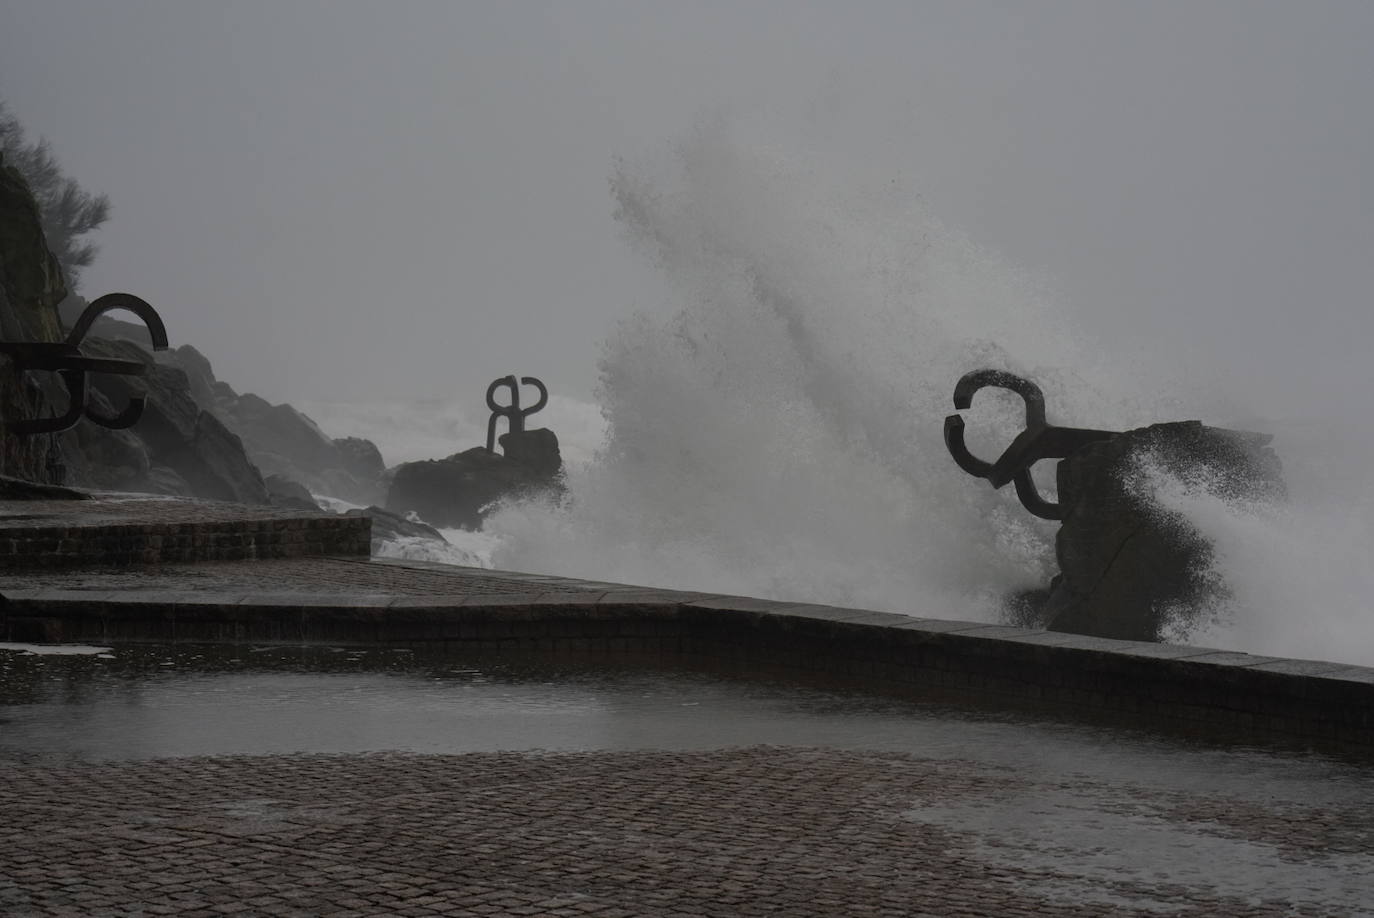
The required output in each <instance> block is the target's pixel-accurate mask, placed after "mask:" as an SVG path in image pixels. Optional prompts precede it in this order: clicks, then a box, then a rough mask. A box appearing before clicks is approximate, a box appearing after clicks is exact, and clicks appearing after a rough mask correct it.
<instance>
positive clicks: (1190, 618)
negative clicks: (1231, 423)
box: [1146, 421, 1374, 666]
mask: <svg viewBox="0 0 1374 918" xmlns="http://www.w3.org/2000/svg"><path fill="white" fill-rule="evenodd" d="M1270 427H1271V429H1273V430H1274V431H1275V432H1276V437H1275V440H1274V446H1275V449H1276V450H1277V451H1278V453H1279V455H1280V456H1282V457H1283V459H1284V478H1285V481H1286V482H1287V485H1288V490H1289V495H1290V498H1289V500H1288V501H1286V502H1283V503H1279V504H1274V503H1267V502H1247V501H1236V500H1226V499H1223V498H1220V497H1218V496H1216V495H1215V494H1212V493H1208V491H1207V490H1206V489H1205V488H1199V487H1197V486H1196V482H1188V481H1183V480H1180V479H1178V478H1176V477H1171V476H1168V475H1165V474H1162V473H1156V474H1155V475H1154V476H1153V477H1152V478H1151V480H1149V481H1148V483H1147V485H1146V487H1148V488H1149V490H1150V492H1151V493H1152V494H1153V495H1154V498H1155V500H1156V501H1157V502H1158V503H1159V505H1160V506H1161V507H1163V508H1164V509H1166V510H1168V511H1171V512H1175V513H1178V514H1180V515H1182V516H1183V517H1184V518H1186V519H1187V520H1188V521H1189V523H1190V524H1191V525H1193V526H1194V527H1196V529H1197V530H1198V531H1199V532H1200V533H1201V534H1202V535H1203V536H1205V537H1206V538H1207V539H1209V540H1210V541H1211V542H1212V544H1213V545H1214V546H1215V548H1214V561H1213V564H1212V568H1211V570H1210V571H1209V573H1210V574H1211V575H1212V576H1214V577H1216V578H1217V580H1218V582H1220V583H1222V584H1224V585H1225V588H1226V589H1225V593H1224V594H1222V595H1221V596H1220V597H1219V599H1218V601H1217V602H1215V603H1212V604H1210V605H1208V606H1206V607H1203V608H1198V609H1193V610H1188V611H1187V614H1185V615H1181V616H1179V619H1178V620H1179V621H1180V622H1181V623H1183V625H1184V627H1182V628H1181V629H1180V630H1179V631H1178V633H1175V634H1172V635H1170V638H1171V639H1173V640H1176V641H1186V642H1188V643H1194V644H1201V645H1204V646H1212V647H1224V648H1226V649H1230V650H1242V651H1247V652H1250V653H1257V654H1267V655H1273V656H1282V657H1300V658H1305V659H1320V660H1334V661H1341V662H1347V663H1355V664H1361V665H1365V666H1368V665H1372V664H1374V611H1371V597H1374V565H1371V564H1370V546H1371V545H1374V482H1371V481H1370V480H1369V479H1368V478H1366V477H1364V474H1363V473H1364V472H1365V471H1367V470H1366V469H1365V468H1364V461H1365V459H1366V458H1367V457H1368V456H1370V455H1371V454H1374V449H1371V448H1370V444H1369V443H1368V442H1365V440H1364V438H1365V437H1367V436H1368V432H1366V431H1362V430H1360V429H1359V428H1358V426H1354V427H1352V426H1346V425H1336V424H1330V423H1322V422H1316V421H1303V422H1292V421H1289V422H1283V421H1273V422H1270Z"/></svg>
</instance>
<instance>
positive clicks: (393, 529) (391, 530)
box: [344, 506, 448, 554]
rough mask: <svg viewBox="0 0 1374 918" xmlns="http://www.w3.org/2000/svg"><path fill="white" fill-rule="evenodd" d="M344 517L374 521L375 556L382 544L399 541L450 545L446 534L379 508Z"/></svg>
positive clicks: (346, 514) (354, 512)
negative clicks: (413, 540)
mask: <svg viewBox="0 0 1374 918" xmlns="http://www.w3.org/2000/svg"><path fill="white" fill-rule="evenodd" d="M344 516H366V517H370V518H371V519H372V551H373V553H374V554H376V553H377V549H378V546H379V545H380V543H382V542H394V541H396V540H397V539H432V540H434V541H436V542H442V543H443V544H445V545H447V544H448V539H446V538H444V534H443V533H441V532H440V531H439V530H437V529H435V528H434V527H433V526H429V525H426V524H425V523H420V522H416V521H415V520H410V519H406V518H405V517H404V516H401V515H400V514H397V513H392V512H391V511H389V510H383V509H382V508H381V507H378V506H371V507H368V508H367V509H366V510H349V511H348V512H347V513H345V514H344Z"/></svg>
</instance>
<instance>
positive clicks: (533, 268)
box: [0, 0, 1374, 411]
mask: <svg viewBox="0 0 1374 918" xmlns="http://www.w3.org/2000/svg"><path fill="white" fill-rule="evenodd" d="M1371 46H1374V4H1370V3H1367V2H1353V3H1329V2H1326V3H1324V2H1303V3H1298V2H1288V3H1264V2H1252V0H1236V2H1200V0H1191V2H1179V3H1174V2H1137V3H1108V2H1082V3H1070V2H1018V3H973V2H967V0H961V2H953V3H921V2H900V3H844V4H841V3H823V4H809V3H801V2H767V3H765V2H755V3H739V2H725V3H704V2H690V3H684V2H681V0H677V2H663V3H648V2H627V3H602V2H597V3H592V2H576V3H574V2H567V3H532V2H490V3H454V2H435V3H428V2H414V0H412V2H389V3H380V2H377V3H364V2H356V0H331V2H322V0H317V2H304V0H289V2H288V0H275V2H230V0H215V2H199V0H170V2H132V0H123V2H119V3H109V2H75V0H41V2H39V0H23V2H16V0H0V96H3V97H4V98H5V99H6V100H7V101H8V103H9V104H10V106H11V108H12V110H13V111H14V113H15V114H16V115H17V116H18V117H19V118H20V119H21V121H22V122H23V123H24V124H25V125H26V127H27V128H28V129H29V131H30V132H31V133H32V134H35V135H38V134H42V135H44V136H46V137H48V138H49V139H50V140H51V141H52V143H53V144H54V147H55V149H56V151H57V152H58V154H59V156H60V157H61V159H62V161H63V163H64V165H65V167H66V169H67V171H68V172H69V173H70V174H71V175H72V176H74V177H76V178H77V179H78V180H79V181H81V182H82V184H83V185H85V186H86V187H87V188H88V189H91V190H93V191H102V192H105V193H108V194H109V195H110V197H111V198H112V200H113V204H114V215H113V218H112V220H111V221H110V223H109V224H108V225H107V227H106V228H105V229H104V230H102V231H101V232H100V233H99V234H98V241H99V242H100V243H101V245H102V254H101V256H100V258H99V260H98V261H97V263H96V265H95V266H93V267H92V268H91V269H90V270H89V271H88V272H87V277H86V284H85V288H86V292H87V293H89V294H98V293H102V292H106V291H109V290H115V289H125V290H129V291H131V292H135V293H138V294H140V295H142V296H144V297H145V298H146V299H148V300H150V301H151V302H153V303H154V304H155V305H156V306H157V307H158V308H159V309H160V310H162V312H163V315H164V316H165V317H166V319H167V324H168V328H169V331H170V333H171V334H172V336H173V338H174V340H175V341H176V342H188V341H189V342H191V343H194V344H195V345H196V346H197V347H199V348H200V349H201V350H203V351H205V352H206V353H207V354H208V355H209V356H210V357H211V359H212V360H213V361H214V363H215V366H216V370H217V372H218V373H219V375H220V376H221V378H224V379H227V380H228V381H229V382H230V383H231V384H233V385H234V386H235V387H236V388H238V389H240V390H250V391H257V392H259V393H260V394H262V395H264V396H266V397H268V398H270V399H272V400H274V401H281V400H292V399H307V398H315V399H319V398H331V397H333V398H359V397H364V396H367V395H369V394H378V395H403V394H405V393H409V392H416V393H422V394H424V395H429V396H432V395H442V394H445V393H448V392H452V393H453V394H454V395H455V396H456V397H462V398H471V399H473V400H474V401H475V400H476V399H477V398H480V387H481V386H482V385H484V384H485V382H486V381H487V380H490V379H491V378H494V377H496V376H502V375H505V374H507V373H536V374H538V375H540V376H543V377H544V378H545V379H546V380H547V381H548V382H549V384H550V387H551V388H552V389H554V390H555V391H560V392H563V393H566V394H572V395H581V396H585V395H588V394H590V392H591V390H592V387H593V386H594V384H595V379H596V369H595V361H596V357H597V354H598V345H599V342H600V341H601V340H602V338H603V337H604V336H605V335H606V333H607V329H608V327H609V324H610V322H611V321H612V320H613V319H614V318H615V317H617V316H622V315H625V314H626V313H628V312H629V311H630V310H632V309H634V308H650V307H653V306H654V302H655V299H656V297H657V290H658V287H657V285H656V281H655V279H654V278H653V277H652V276H651V274H650V272H649V271H648V269H647V268H645V267H643V266H641V265H640V264H639V263H638V262H637V261H636V260H635V258H634V256H633V255H632V253H630V252H629V250H628V248H627V247H626V246H625V245H624V243H623V242H622V241H621V239H620V238H619V237H618V235H617V231H616V227H615V225H614V223H613V221H612V219H611V209H612V205H611V200H610V197H609V194H608V192H607V179H608V175H609V174H610V171H611V168H612V160H613V157H615V156H617V155H622V156H627V157H635V156H638V155H640V154H641V153H643V152H644V151H646V150H653V149H655V148H660V147H663V146H664V145H666V144H668V143H670V142H671V141H672V140H673V139H674V138H675V137H676V136H678V135H680V134H681V133H682V132H683V131H684V130H686V129H687V128H689V127H690V125H691V124H692V123H693V121H694V120H695V119H698V118H700V117H703V116H707V117H709V116H711V115H713V114H715V113H719V112H725V113H727V114H729V115H731V116H733V117H739V118H745V119H751V118H759V119H765V120H769V121H770V122H776V123H777V124H778V125H780V126H782V127H781V128H780V132H781V133H784V134H785V133H788V132H789V131H790V133H791V135H792V136H793V137H794V138H796V142H798V143H803V144H814V145H817V146H825V147H828V148H829V150H828V152H830V153H833V154H835V155H836V156H837V157H839V158H841V159H842V160H843V159H845V158H848V159H849V160H852V161H853V162H854V163H855V164H856V165H855V168H856V169H861V170H862V171H863V172H864V173H866V174H869V175H873V176H881V175H882V174H883V173H884V170H888V171H890V172H891V173H892V174H893V175H894V176H895V175H900V176H901V177H902V178H903V179H904V180H909V181H911V182H914V183H915V184H916V185H917V186H918V187H919V188H921V189H922V191H923V193H924V194H925V195H926V196H927V198H928V200H929V202H930V204H931V208H932V210H933V211H934V212H935V214H936V215H938V216H939V217H940V218H941V219H942V220H944V221H945V222H946V223H948V224H951V225H953V226H956V227H959V228H962V229H964V230H966V231H967V232H968V233H969V234H970V235H971V236H972V237H973V238H974V239H976V240H977V241H979V242H981V243H984V244H986V245H988V246H990V247H992V248H994V249H996V250H999V251H1000V252H1002V253H1003V254H1004V255H1006V256H1007V257H1008V258H1010V259H1012V260H1014V261H1017V262H1020V263H1022V264H1025V265H1027V266H1028V267H1030V268H1031V269H1033V270H1036V271H1042V272H1044V273H1045V274H1046V275H1047V276H1049V277H1050V278H1052V279H1053V282H1054V283H1055V285H1056V286H1057V287H1058V288H1059V290H1060V291H1061V292H1062V294H1063V296H1064V297H1065V298H1066V299H1067V300H1068V301H1070V302H1071V303H1072V305H1073V307H1074V308H1075V309H1077V310H1079V311H1080V312H1081V313H1082V316H1083V321H1084V322H1085V323H1086V324H1087V325H1088V326H1090V327H1091V328H1092V329H1093V330H1094V331H1095V332H1097V333H1099V334H1101V335H1103V336H1104V337H1105V338H1107V339H1108V340H1111V341H1113V342H1114V343H1115V345H1116V346H1117V347H1121V348H1123V349H1126V348H1129V347H1135V348H1138V349H1139V350H1140V351H1141V352H1142V353H1148V352H1149V350H1150V349H1151V348H1160V347H1168V348H1171V349H1174V350H1176V351H1178V352H1181V353H1182V354H1184V355H1185V356H1186V357H1190V358H1192V359H1196V360H1199V361H1203V360H1211V361H1217V362H1218V363H1219V364H1220V365H1222V366H1224V367H1225V374H1224V375H1225V377H1226V380H1227V383H1226V384H1228V385H1236V386H1238V387H1244V386H1256V387H1259V388H1260V390H1261V391H1262V393H1263V394H1264V395H1265V397H1272V398H1274V399H1278V400H1280V401H1281V402H1282V404H1280V405H1279V410H1284V411H1295V410H1300V409H1301V407H1302V405H1303V404H1304V403H1305V402H1308V401H1310V400H1312V399H1314V398H1316V397H1318V396H1321V395H1323V394H1324V395H1326V396H1329V397H1330V399H1331V400H1333V401H1334V402H1336V403H1341V404H1344V403H1348V404H1350V405H1357V404H1361V403H1362V401H1363V398H1364V393H1365V392H1367V391H1368V390H1369V388H1370V386H1371V383H1374V370H1371V369H1370V366H1369V362H1368V360H1367V359H1366V356H1365V355H1366V350H1367V348H1368V346H1369V343H1370V341H1371V334H1370V333H1371V330H1374V318H1372V317H1371V313H1372V312H1374V311H1372V310H1371V309H1370V308H1369V307H1370V303H1369V292H1370V290H1371V289H1374V184H1372V183H1371V179H1370V170H1371V167H1372V166H1374V118H1372V117H1371V115H1374V111H1372V110H1371V109H1372V108H1374V55H1372V54H1371V53H1370V51H1369V49H1370V47H1371ZM1123 342H1126V344H1124V345H1123ZM474 390H476V391H474ZM1342 392H1343V393H1344V395H1342Z"/></svg>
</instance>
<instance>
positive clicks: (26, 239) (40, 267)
mask: <svg viewBox="0 0 1374 918" xmlns="http://www.w3.org/2000/svg"><path fill="white" fill-rule="evenodd" d="M66 295H67V291H66V286H65V284H64V283H63V281H62V271H61V268H60V267H59V266H58V263H57V258H56V257H55V256H54V255H53V254H52V252H51V251H49V250H48V247H47V242H46V240H45V239H44V237H43V225H42V221H41V220H40V218H39V213H38V205H37V203H35V201H34V199H33V195H32V194H31V193H30V192H29V187H28V185H27V184H26V183H25V182H24V179H23V177H22V176H20V174H19V172H18V170H16V169H13V168H11V167H8V166H5V165H4V164H3V162H0V338H3V339H4V340H6V341H60V340H61V339H62V337H63V336H62V329H61V325H60V323H59V321H58V315H57V304H58V303H60V302H61V301H62V299H63V298H64V297H65V296H66ZM43 375H45V376H47V375H50V374H43ZM60 392H61V384H60V383H58V382H57V381H56V380H55V379H48V380H46V381H45V382H44V383H39V382H36V381H35V380H34V379H31V378H29V374H21V373H16V372H15V371H14V365H13V362H12V361H11V360H10V358H9V357H8V356H5V355H0V474H5V475H9V476H12V477H16V478H22V479H26V480H28V481H35V482H41V481H46V480H47V477H48V474H49V473H48V469H47V464H46V460H47V452H48V445H49V444H48V439H47V438H46V437H34V436H24V437H20V436H14V435H13V434H10V433H9V432H8V430H7V429H6V428H5V426H4V422H5V421H6V420H20V419H29V418H34V417H38V416H39V415H40V414H44V413H47V412H46V408H47V406H48V404H49V403H50V402H51V400H52V399H54V398H57V397H59V396H60Z"/></svg>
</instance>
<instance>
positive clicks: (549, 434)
mask: <svg viewBox="0 0 1374 918" xmlns="http://www.w3.org/2000/svg"><path fill="white" fill-rule="evenodd" d="M498 442H499V443H500V444H501V451H502V452H503V453H505V458H506V459H508V460H509V461H511V462H514V463H516V464H517V465H521V466H523V467H524V468H525V469H527V470H528V471H529V473H530V474H531V475H546V476H550V477H551V476H553V475H556V474H558V472H559V470H560V469H562V468H563V456H562V454H561V453H560V452H559V450H558V437H557V436H555V435H554V432H553V431H552V430H549V429H548V428H547V427H540V428H538V429H537V430H522V431H518V432H516V433H507V434H502V435H501V437H500V439H499V440H498Z"/></svg>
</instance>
